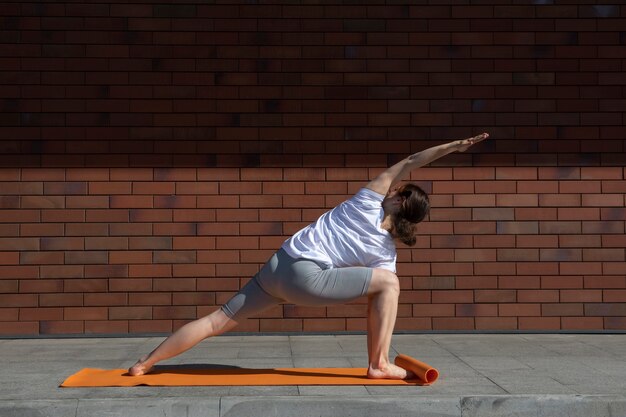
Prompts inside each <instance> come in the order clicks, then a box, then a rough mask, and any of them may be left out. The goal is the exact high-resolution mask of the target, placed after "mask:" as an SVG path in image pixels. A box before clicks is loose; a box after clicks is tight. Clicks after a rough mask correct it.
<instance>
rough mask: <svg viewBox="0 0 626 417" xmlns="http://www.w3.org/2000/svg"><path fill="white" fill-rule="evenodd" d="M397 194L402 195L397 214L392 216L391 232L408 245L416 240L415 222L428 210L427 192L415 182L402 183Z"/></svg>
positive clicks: (420, 219) (419, 220)
mask: <svg viewBox="0 0 626 417" xmlns="http://www.w3.org/2000/svg"><path fill="white" fill-rule="evenodd" d="M397 192H398V194H399V195H400V196H402V197H404V201H403V202H402V206H401V207H400V210H399V211H398V214H397V215H395V216H393V228H392V230H391V234H392V236H393V237H395V238H397V239H400V241H401V242H402V243H404V244H405V245H408V246H413V245H415V242H416V241H417V237H416V233H415V229H416V226H417V223H419V222H421V221H422V220H424V217H426V214H428V211H429V210H430V201H429V200H428V194H426V193H425V192H424V190H422V189H421V188H420V187H418V186H417V185H415V184H410V183H409V184H404V185H402V186H401V187H400V188H398V191H397Z"/></svg>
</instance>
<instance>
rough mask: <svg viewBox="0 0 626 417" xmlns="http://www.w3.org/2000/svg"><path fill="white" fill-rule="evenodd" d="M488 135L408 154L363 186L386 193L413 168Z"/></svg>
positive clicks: (470, 144)
mask: <svg viewBox="0 0 626 417" xmlns="http://www.w3.org/2000/svg"><path fill="white" fill-rule="evenodd" d="M488 137H489V134H487V133H481V134H480V135H478V136H474V137H471V138H467V139H461V140H455V141H453V142H449V143H444V144H443V145H438V146H433V147H432V148H428V149H424V150H423V151H420V152H417V153H415V154H413V155H410V156H408V157H406V158H404V159H403V160H402V161H400V162H398V163H397V164H395V165H393V166H391V167H389V168H387V169H386V170H385V171H384V172H382V173H381V174H380V175H378V176H377V177H376V178H374V179H373V180H372V181H370V182H369V183H368V184H367V185H366V186H365V188H369V189H370V190H373V191H376V192H377V193H379V194H383V195H386V194H387V192H389V189H390V188H391V187H392V186H393V185H394V184H397V183H398V182H400V181H402V180H404V179H406V178H408V177H409V175H410V174H411V171H413V170H414V169H417V168H420V167H423V166H425V165H428V164H430V163H431V162H433V161H435V160H437V159H439V158H441V157H442V156H445V155H447V154H449V153H452V152H463V151H465V150H467V148H469V147H470V146H472V145H474V144H476V143H478V142H481V141H483V140H485V139H487V138H488Z"/></svg>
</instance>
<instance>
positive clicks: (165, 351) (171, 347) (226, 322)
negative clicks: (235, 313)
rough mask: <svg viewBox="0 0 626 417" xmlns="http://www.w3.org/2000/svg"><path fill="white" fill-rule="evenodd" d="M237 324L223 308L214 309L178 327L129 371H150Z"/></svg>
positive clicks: (138, 373)
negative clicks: (164, 361)
mask: <svg viewBox="0 0 626 417" xmlns="http://www.w3.org/2000/svg"><path fill="white" fill-rule="evenodd" d="M236 325H237V322H236V321H234V320H232V319H231V318H230V317H228V316H227V315H226V314H225V313H224V312H223V311H222V310H221V309H220V310H217V311H214V312H213V313H211V314H209V315H208V316H205V317H203V318H201V319H198V320H195V321H192V322H191V323H187V324H186V325H184V326H183V327H181V328H180V329H178V330H177V331H176V332H175V333H174V334H172V335H171V336H170V337H168V338H167V339H165V341H163V343H161V344H160V345H159V346H158V347H157V348H156V349H155V350H153V351H152V352H150V354H148V355H146V356H144V357H143V358H141V359H139V360H138V361H137V363H136V364H135V365H133V366H132V367H131V368H130V369H129V370H128V373H130V374H131V375H133V376H137V375H143V374H145V373H148V372H150V370H151V369H152V367H153V366H154V365H155V364H156V363H157V362H160V361H162V360H165V359H169V358H172V357H174V356H176V355H180V354H181V353H183V352H185V351H187V350H189V349H191V348H192V347H194V346H195V345H197V344H198V343H200V342H201V341H203V340H204V339H206V338H207V337H211V336H217V335H219V334H222V333H224V332H227V331H228V330H230V329H232V328H233V327H235V326H236Z"/></svg>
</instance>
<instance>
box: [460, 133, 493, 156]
mask: <svg viewBox="0 0 626 417" xmlns="http://www.w3.org/2000/svg"><path fill="white" fill-rule="evenodd" d="M488 137H489V133H481V134H480V135H478V136H474V137H472V138H467V139H461V140H457V141H456V142H455V145H456V150H457V151H458V152H465V151H466V150H467V149H468V148H469V147H470V146H472V145H474V144H476V143H478V142H482V141H483V140H485V139H487V138H488Z"/></svg>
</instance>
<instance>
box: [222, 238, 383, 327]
mask: <svg viewBox="0 0 626 417" xmlns="http://www.w3.org/2000/svg"><path fill="white" fill-rule="evenodd" d="M372 271H373V270H372V268H368V267H364V266H355V267H348V268H329V269H325V267H324V266H322V265H320V264H318V263H316V262H314V261H311V260H308V259H293V258H292V257H290V256H289V255H287V252H285V251H284V250H283V249H280V250H279V251H278V252H276V253H275V254H274V255H273V256H272V257H271V258H270V260H269V261H267V263H266V264H265V265H264V266H263V268H261V270H260V271H259V272H258V273H257V274H256V275H255V276H254V277H253V278H252V279H251V280H250V281H249V282H248V283H247V284H246V285H245V286H244V287H243V288H242V289H241V290H240V291H239V292H238V293H237V294H236V295H235V296H234V297H233V298H231V299H230V300H229V301H228V302H227V303H226V304H224V305H223V306H222V311H224V313H225V314H226V315H227V316H228V317H230V318H231V319H233V320H234V321H236V322H239V321H240V320H243V319H246V318H248V317H252V316H255V315H257V314H259V313H261V312H262V311H263V310H266V309H268V308H269V307H272V306H275V305H278V304H282V303H292V304H298V305H306V306H320V305H330V304H342V303H345V302H347V301H351V300H354V299H355V298H358V297H361V296H363V295H365V294H367V289H368V288H369V284H370V281H371V279H372Z"/></svg>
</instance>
